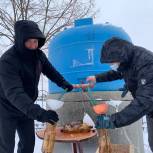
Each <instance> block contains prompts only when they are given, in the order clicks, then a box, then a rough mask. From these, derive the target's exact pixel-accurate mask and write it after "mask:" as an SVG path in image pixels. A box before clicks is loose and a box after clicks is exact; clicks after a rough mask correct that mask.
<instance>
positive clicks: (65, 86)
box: [62, 81, 73, 92]
mask: <svg viewBox="0 0 153 153" xmlns="http://www.w3.org/2000/svg"><path fill="white" fill-rule="evenodd" d="M62 88H63V89H64V90H66V91H67V92H70V91H72V90H73V86H72V85H71V84H70V83H68V82H67V81H65V82H64V83H63V86H62Z"/></svg>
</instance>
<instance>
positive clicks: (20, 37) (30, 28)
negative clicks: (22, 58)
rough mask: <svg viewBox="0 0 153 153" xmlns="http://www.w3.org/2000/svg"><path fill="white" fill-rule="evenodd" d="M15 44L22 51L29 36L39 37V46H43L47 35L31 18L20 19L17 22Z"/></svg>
mask: <svg viewBox="0 0 153 153" xmlns="http://www.w3.org/2000/svg"><path fill="white" fill-rule="evenodd" d="M14 31H15V46H16V47H17V48H18V49H19V50H20V51H22V50H23V49H24V48H25V47H24V43H25V41H26V40H27V39H29V38H36V39H38V48H41V47H42V46H43V45H44V43H45V40H46V39H45V36H44V35H43V33H42V32H41V31H40V29H39V27H38V25H37V24H36V23H35V22H33V21H29V20H19V21H17V22H16V23H15V26H14Z"/></svg>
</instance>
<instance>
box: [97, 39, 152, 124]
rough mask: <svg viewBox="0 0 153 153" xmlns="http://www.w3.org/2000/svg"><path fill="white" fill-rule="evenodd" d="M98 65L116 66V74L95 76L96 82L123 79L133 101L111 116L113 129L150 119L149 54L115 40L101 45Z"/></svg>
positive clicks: (150, 72)
mask: <svg viewBox="0 0 153 153" xmlns="http://www.w3.org/2000/svg"><path fill="white" fill-rule="evenodd" d="M101 62H102V63H112V62H120V66H119V68H118V70H117V71H113V70H110V71H109V72H106V73H103V74H97V75H96V80H97V82H105V81H113V80H117V79H124V81H125V83H126V87H127V89H128V90H129V91H130V92H131V94H132V96H133V97H134V99H133V101H132V102H131V103H130V104H129V105H128V106H127V107H125V108H124V109H123V110H122V111H121V112H118V113H115V114H113V115H111V120H112V121H113V123H114V124H115V126H116V127H121V126H125V125H129V124H131V123H133V122H135V121H137V120H138V119H140V118H141V117H142V116H144V115H147V114H148V115H150V116H151V115H153V53H152V52H150V51H148V50H146V49H144V48H142V47H138V46H135V45H133V44H132V43H129V42H127V41H125V40H122V39H119V38H112V39H110V40H108V41H106V43H105V44H104V46H103V48H102V51H101Z"/></svg>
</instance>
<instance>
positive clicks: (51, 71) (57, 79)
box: [40, 52, 71, 89]
mask: <svg viewBox="0 0 153 153" xmlns="http://www.w3.org/2000/svg"><path fill="white" fill-rule="evenodd" d="M40 60H41V63H42V66H43V67H42V73H43V74H44V75H46V76H47V78H49V79H50V80H51V81H53V82H54V83H56V84H57V85H58V86H59V87H62V88H63V89H65V88H66V86H67V85H70V86H71V84H70V83H69V82H68V81H66V80H65V79H64V77H63V76H62V75H61V74H60V73H59V72H58V71H57V70H56V69H55V68H54V67H53V65H52V64H51V63H50V62H49V61H48V59H47V57H46V55H45V54H44V53H43V52H41V57H40Z"/></svg>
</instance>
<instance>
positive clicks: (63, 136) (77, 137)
mask: <svg viewBox="0 0 153 153" xmlns="http://www.w3.org/2000/svg"><path fill="white" fill-rule="evenodd" d="M36 135H37V136H38V138H40V139H44V130H40V131H37V132H36ZM96 135H97V132H96V130H91V131H90V132H86V133H73V134H69V133H63V132H61V128H60V127H58V128H56V138H55V141H56V142H61V143H71V144H72V151H73V153H83V148H82V146H81V141H86V140H89V139H91V138H93V137H95V136H96ZM77 150H78V151H79V152H77Z"/></svg>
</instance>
